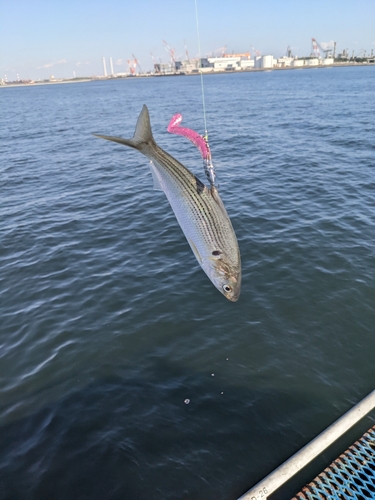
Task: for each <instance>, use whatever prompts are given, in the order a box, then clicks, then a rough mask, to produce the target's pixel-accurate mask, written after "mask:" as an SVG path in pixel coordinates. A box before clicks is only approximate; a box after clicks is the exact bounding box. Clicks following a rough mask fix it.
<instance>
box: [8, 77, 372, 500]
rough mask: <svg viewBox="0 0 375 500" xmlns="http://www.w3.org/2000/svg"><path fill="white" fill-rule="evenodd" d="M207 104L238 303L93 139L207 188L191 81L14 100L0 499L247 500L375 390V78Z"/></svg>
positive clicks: (283, 87) (132, 176)
mask: <svg viewBox="0 0 375 500" xmlns="http://www.w3.org/2000/svg"><path fill="white" fill-rule="evenodd" d="M204 88H205V97H206V106H207V124H208V131H209V137H210V145H211V150H212V155H213V160H214V164H215V166H216V171H217V176H218V182H219V184H220V189H219V191H220V194H221V197H222V199H223V202H224V204H225V206H226V208H227V211H228V213H229V216H230V218H231V220H232V223H233V226H234V229H235V231H236V234H237V237H238V240H239V246H240V250H241V256H242V268H243V285H242V294H241V296H240V299H239V301H238V302H237V303H231V302H229V301H228V300H226V299H225V298H224V297H223V296H222V295H221V294H220V293H219V292H218V291H217V290H216V289H215V288H214V286H213V285H212V283H211V282H210V281H209V280H208V279H207V277H206V275H205V274H204V273H203V271H202V270H201V268H200V266H199V265H198V263H197V262H196V260H195V257H194V256H193V254H192V252H191V250H190V247H189V245H188V243H187V242H186V240H185V237H184V235H183V233H182V231H181V229H180V227H179V226H178V224H177V222H176V219H175V217H174V214H173V212H172V210H171V208H170V206H169V204H168V202H167V200H166V198H165V195H164V194H163V193H162V192H159V191H154V190H153V183H152V178H151V174H150V170H149V168H148V160H147V159H146V158H145V157H143V156H141V155H140V154H139V153H138V152H137V151H133V150H130V149H128V148H125V147H123V146H120V145H118V144H114V143H110V142H106V141H102V140H99V139H97V138H95V137H93V135H92V133H102V134H107V135H122V136H123V137H131V136H132V135H133V131H134V128H135V124H136V120H137V117H138V114H139V112H140V111H141V108H142V105H143V104H146V105H147V106H148V108H149V111H150V116H151V124H152V128H153V133H154V137H155V139H156V141H157V143H158V144H159V145H160V146H161V147H162V148H164V149H165V150H167V151H168V152H169V153H170V154H172V155H173V156H175V157H176V158H177V159H178V160H180V161H181V162H182V163H184V164H185V165H186V166H187V167H188V168H189V169H191V170H192V171H193V172H194V173H195V174H196V175H198V176H199V177H200V178H201V179H202V180H204V173H203V168H202V162H201V159H200V156H199V152H198V150H197V149H196V148H195V147H194V146H193V145H192V144H191V143H190V142H189V141H187V140H186V139H184V138H182V137H178V136H175V135H170V134H168V133H167V131H166V128H167V125H168V123H169V120H170V118H171V117H172V115H173V114H175V113H182V115H183V116H184V121H183V124H184V125H186V126H187V127H191V128H193V129H196V130H198V131H200V132H202V133H203V132H204V130H203V129H204V125H203V112H202V97H201V85H200V78H199V77H189V76H180V77H165V78H144V79H137V78H128V79H122V80H109V81H93V82H87V83H76V84H69V85H68V84H67V85H45V86H34V87H26V88H25V87H19V88H3V89H0V109H1V115H0V120H1V123H0V136H1V146H0V147H1V151H2V155H1V165H0V180H1V183H0V189H1V191H0V193H1V196H0V312H1V315H0V443H1V444H0V500H10V499H12V500H13V499H17V500H19V499H20V500H23V499H35V500H47V499H48V500H51V499H64V500H65V499H70V500H75V499H90V500H96V499H98V500H101V499H116V500H117V499H119V500H120V499H126V500H128V499H129V500H133V499H134V500H136V499H137V500H146V499H147V500H149V499H152V500H175V499H183V500H221V499H223V500H224V499H225V500H228V499H230V500H234V499H236V498H237V497H238V496H240V495H241V494H242V493H244V492H245V491H246V490H247V489H249V488H250V487H251V486H253V485H254V484H255V483H256V482H257V481H258V480H260V479H262V478H263V477H264V476H265V475H266V474H268V473H269V472H271V471H272V470H273V469H274V468H276V467H277V466H278V465H279V464H280V463H282V462H283V461H284V460H286V459H287V458H288V457H289V456H290V455H292V454H293V453H294V452H296V451H297V450H298V449H300V448H301V447H302V446H303V445H305V444H306V443H307V442H308V441H310V440H311V439H312V438H313V437H315V436H316V435H317V434H318V433H319V432H321V431H322V430H323V429H325V428H326V427H327V426H328V425H330V424H331V423H332V422H333V421H334V420H336V419H337V418H338V417H339V416H341V415H342V414H343V413H344V412H345V411H347V410H348V409H349V408H351V407H352V406H353V405H354V404H355V403H357V402H358V401H359V400H360V399H362V398H363V397H364V396H366V395H367V394H368V393H369V392H370V391H371V390H373V389H374V388H375V279H374V275H375V67H357V68H333V69H329V68H324V69H311V70H293V71H269V72H256V73H255V72H254V73H244V74H221V75H208V76H205V77H204ZM367 424H368V425H367ZM367 424H366V425H367V428H368V427H370V425H373V424H371V421H370V419H369V418H368V421H367ZM358 437H359V436H358ZM310 479H312V478H310ZM289 498H290V497H289Z"/></svg>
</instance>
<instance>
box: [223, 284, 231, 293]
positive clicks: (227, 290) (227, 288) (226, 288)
mask: <svg viewBox="0 0 375 500" xmlns="http://www.w3.org/2000/svg"><path fill="white" fill-rule="evenodd" d="M223 290H224V292H227V293H229V292H231V291H232V287H230V286H229V285H223Z"/></svg>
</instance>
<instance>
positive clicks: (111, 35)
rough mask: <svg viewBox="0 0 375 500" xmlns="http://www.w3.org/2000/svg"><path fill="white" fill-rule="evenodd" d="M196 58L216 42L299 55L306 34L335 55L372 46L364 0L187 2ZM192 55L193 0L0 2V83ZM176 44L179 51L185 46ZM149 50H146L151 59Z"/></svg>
mask: <svg viewBox="0 0 375 500" xmlns="http://www.w3.org/2000/svg"><path fill="white" fill-rule="evenodd" d="M196 1H197V10H198V20H199V34H200V45H201V55H202V57H204V56H207V55H210V54H212V53H213V52H217V54H219V53H220V52H221V50H222V49H223V48H224V47H226V52H227V53H232V52H235V53H236V52H248V51H251V47H252V46H253V47H255V48H256V49H257V50H259V51H260V52H261V53H262V54H263V55H267V54H272V55H273V56H275V57H280V56H283V55H285V54H286V50H287V47H288V46H290V47H291V49H292V53H293V54H294V55H298V56H300V57H302V56H309V55H310V53H311V38H312V37H313V38H315V39H317V40H318V42H320V43H328V42H330V41H336V42H337V51H338V52H340V51H342V50H343V49H346V48H347V49H349V53H350V55H351V54H352V51H353V50H354V52H355V54H359V53H360V51H361V49H365V50H366V51H367V54H370V52H371V50H372V49H373V50H374V51H375V1H374V0H341V1H338V0H310V1H306V0H227V1H222V0H196ZM163 40H165V41H166V42H167V44H168V45H169V46H170V47H171V48H172V49H174V50H175V57H176V58H181V59H182V58H186V49H187V51H188V54H189V56H190V57H197V56H198V55H199V50H198V41H197V40H198V37H197V24H196V16H195V0H174V1H172V0H159V1H156V0H153V1H151V0H132V1H130V0H102V1H99V0H11V1H10V0H0V79H2V78H4V77H5V75H6V76H7V79H8V81H12V80H16V79H17V75H19V78H20V79H21V80H22V79H33V80H38V79H45V78H49V77H50V76H51V75H54V77H55V78H71V77H73V76H74V75H76V76H77V77H84V76H96V75H102V74H103V66H102V58H103V56H104V57H106V58H107V67H108V70H109V64H108V61H109V58H110V57H112V59H113V63H114V70H115V72H128V71H129V66H128V63H127V61H128V60H131V59H133V54H134V56H135V57H136V58H137V60H138V62H139V64H140V66H141V68H142V71H149V70H151V69H152V68H153V59H152V57H153V58H154V60H155V61H156V62H159V61H160V60H161V61H162V62H168V61H169V54H168V53H167V50H166V49H165V45H164V44H163ZM185 46H186V48H185ZM151 54H152V55H151Z"/></svg>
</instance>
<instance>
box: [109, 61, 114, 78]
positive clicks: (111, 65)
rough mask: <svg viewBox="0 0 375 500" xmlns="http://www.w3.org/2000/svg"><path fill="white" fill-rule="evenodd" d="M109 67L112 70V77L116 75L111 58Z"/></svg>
mask: <svg viewBox="0 0 375 500" xmlns="http://www.w3.org/2000/svg"><path fill="white" fill-rule="evenodd" d="M109 66H110V68H111V75H112V76H113V75H114V74H115V72H114V71H113V61H112V57H110V58H109Z"/></svg>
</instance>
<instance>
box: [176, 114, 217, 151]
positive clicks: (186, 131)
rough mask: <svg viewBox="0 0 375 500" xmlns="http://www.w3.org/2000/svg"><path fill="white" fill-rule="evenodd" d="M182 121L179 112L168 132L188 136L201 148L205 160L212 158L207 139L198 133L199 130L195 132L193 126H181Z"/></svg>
mask: <svg viewBox="0 0 375 500" xmlns="http://www.w3.org/2000/svg"><path fill="white" fill-rule="evenodd" d="M181 122H182V115H180V114H179V113H177V114H176V115H173V116H172V118H171V121H170V122H169V125H168V128H167V130H168V132H170V133H171V134H178V135H182V136H184V137H186V138H187V139H189V141H191V142H192V143H193V144H194V145H195V146H196V147H197V148H198V149H199V151H200V152H201V155H202V157H203V159H204V160H210V159H211V153H210V148H209V147H208V144H207V142H206V141H205V139H204V138H203V137H202V136H201V135H200V134H198V132H195V131H194V130H192V129H191V128H186V127H180V123H181Z"/></svg>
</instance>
